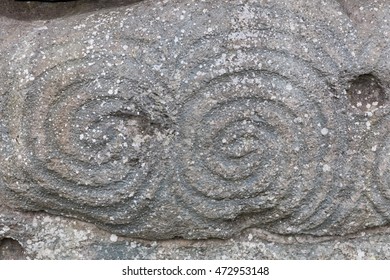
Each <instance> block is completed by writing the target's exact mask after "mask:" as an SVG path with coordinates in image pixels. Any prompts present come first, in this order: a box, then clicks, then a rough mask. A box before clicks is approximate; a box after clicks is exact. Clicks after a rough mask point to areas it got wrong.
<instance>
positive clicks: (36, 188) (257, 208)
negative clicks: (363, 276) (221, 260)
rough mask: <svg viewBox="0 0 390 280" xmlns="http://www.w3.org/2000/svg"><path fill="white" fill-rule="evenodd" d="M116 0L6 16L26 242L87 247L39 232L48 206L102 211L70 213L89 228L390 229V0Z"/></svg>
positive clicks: (135, 234) (225, 233)
mask: <svg viewBox="0 0 390 280" xmlns="http://www.w3.org/2000/svg"><path fill="white" fill-rule="evenodd" d="M76 2H77V1H76ZM81 2H83V1H81ZM103 2H104V1H103ZM130 2H134V1H130ZM46 4H47V3H46ZM50 5H55V4H53V3H52V4H50ZM68 5H75V3H68ZM79 5H80V4H79ZM103 6H104V5H103ZM114 6H115V5H107V6H106V9H101V10H98V11H94V12H91V11H90V10H87V9H86V10H82V12H83V13H82V14H78V13H76V12H74V13H72V15H71V16H67V17H58V18H55V19H52V20H51V21H50V22H48V21H46V20H44V19H43V18H42V19H40V20H32V19H29V20H27V21H26V20H24V21H19V20H17V19H15V18H17V17H13V18H11V17H9V16H7V17H4V16H3V17H2V18H1V19H0V25H1V26H2V27H3V28H1V29H0V52H1V55H0V81H1V84H0V93H1V95H0V120H1V121H0V136H1V137H0V202H1V204H2V210H1V211H0V238H11V239H10V240H6V244H11V245H12V244H13V245H12V246H16V247H17V246H19V245H18V244H19V243H20V244H22V247H23V246H24V247H23V248H26V247H27V253H25V252H24V253H20V254H19V255H20V256H25V254H27V255H30V256H33V257H37V258H67V257H69V258H74V257H75V255H71V256H65V255H61V254H62V253H63V252H62V251H61V250H60V249H59V250H60V251H58V252H57V253H53V255H50V254H47V252H46V251H45V250H47V248H46V249H42V250H41V248H42V247H39V246H38V245H37V244H38V243H39V242H42V241H39V240H40V238H38V237H37V236H38V232H40V230H39V228H40V226H38V224H39V223H37V220H39V219H41V220H42V221H41V225H43V224H44V223H45V222H47V223H48V224H51V221H53V220H54V221H58V223H60V221H61V223H62V221H68V220H67V219H69V218H72V219H76V220H75V224H74V225H76V224H77V226H74V225H72V226H70V227H71V228H75V227H76V229H75V230H76V231H77V227H78V225H79V224H80V225H82V226H81V227H83V228H85V227H86V228H88V225H90V227H91V229H87V230H85V231H84V230H83V231H82V232H83V233H82V234H77V233H72V235H71V236H72V237H70V235H67V233H66V230H65V229H64V227H65V226H63V225H61V226H58V228H57V229H59V228H61V230H60V231H61V232H62V233H61V234H62V235H64V236H66V238H68V239H67V240H73V241H74V242H76V243H77V244H78V245H77V246H79V244H80V242H86V243H88V242H89V241H88V240H89V238H91V239H94V238H98V237H97V236H105V235H106V234H108V235H107V236H109V239H110V240H111V241H114V242H117V240H118V236H119V237H120V238H123V239H121V240H123V242H130V241H124V240H130V239H131V238H141V239H149V240H162V239H164V240H166V239H172V238H184V239H207V238H221V239H228V238H231V237H233V236H237V235H240V236H242V235H243V234H246V232H248V230H249V231H250V229H253V230H254V233H250V236H252V238H253V236H255V239H256V232H257V233H258V232H261V238H267V236H268V237H269V236H279V237H277V238H276V237H275V238H276V239H278V240H279V241H280V240H282V239H283V238H284V237H283V238H282V237H281V236H290V237H292V238H295V237H296V236H310V238H313V239H314V240H316V238H318V240H319V241H318V242H324V240H326V242H328V241H329V240H336V239H337V238H344V237H343V236H352V237H357V236H361V234H363V236H365V233H366V232H369V233H372V232H375V233H376V234H384V235H385V236H386V234H385V233H386V232H387V231H388V225H389V224H390V188H389V182H388V181H389V168H390V167H389V164H390V161H389V159H388V158H389V157H388V155H389V153H390V146H389V145H388V144H387V143H389V141H388V140H389V139H388V138H389V131H390V126H389V124H388V123H389V122H388V118H389V115H390V105H389V94H390V83H389V78H390V44H389V43H390V39H389V38H390V36H389V33H390V26H389V24H390V16H389V15H390V5H389V3H386V1H377V2H372V3H370V4H367V3H360V4H359V3H356V2H354V3H352V4H351V3H349V1H333V0H326V1H325V0H316V1H306V0H299V1H289V0H286V1H265V0H264V1H263V0H256V1H254V0H253V1H252V0H247V1H212V0H205V1H192V0H184V1H182V0H180V1H179V0H177V1H176V0H172V1H141V2H139V3H135V4H134V3H133V4H130V3H121V5H118V6H120V7H114ZM37 7H39V6H37ZM51 7H53V6H51ZM96 7H97V6H96ZM43 212H45V213H48V214H45V213H43ZM23 213H24V214H23ZM23 215H25V217H24V216H23ZM56 219H58V220H56ZM79 220H81V221H83V222H80V221H79ZM15 221H17V222H15ZM84 222H86V223H84ZM19 223H22V224H24V225H19ZM33 224H35V227H34V226H32V227H33V228H35V229H36V232H37V234H35V235H34V232H35V231H34V230H32V229H30V228H26V227H28V226H29V225H33ZM64 224H65V222H64ZM95 225H96V226H97V228H95ZM1 226H2V227H3V230H2V229H1ZM42 227H43V226H42ZM4 229H6V230H4ZM64 230H65V232H64ZM23 232H24V233H25V234H24V235H23ZM74 234H75V235H74ZM53 235H56V233H55V232H53ZM66 238H65V239H66ZM99 238H100V237H99ZM128 238H130V239H128ZM252 238H251V240H252ZM305 238H306V237H305ZM305 238H304V240H306V241H307V242H309V241H310V240H311V239H310V238H309V239H305ZM12 240H17V241H18V242H19V243H17V241H15V242H16V243H15V242H14V241H12ZM75 240H78V241H75ZM175 240H176V239H175ZM251 240H250V241H251ZM308 240H309V241H308ZM27 241H28V242H27ZM306 241H305V242H306ZM52 242H55V241H52ZM145 242H146V241H145ZM151 242H152V241H151ZM186 242H187V241H186ZM270 242H273V241H270ZM310 242H311V243H310ZM310 242H309V243H310V244H312V243H315V241H313V242H312V241H310ZM329 242H330V241H329ZM282 243H283V242H282ZM287 243H289V242H287ZM287 243H286V242H284V243H283V244H287ZM88 244H91V243H90V242H89V243H88ZM11 245H7V246H11ZM34 246H35V247H34ZM72 246H73V245H72ZM77 246H76V245H74V247H75V248H76V247H77ZM88 246H90V247H89V248H91V253H90V254H89V255H87V256H81V255H80V256H76V258H82V257H88V258H104V257H107V256H100V255H99V253H98V252H100V251H99V250H100V249H101V248H100V249H99V250H98V249H96V248H95V247H94V248H93V249H92V247H91V245H88ZM102 246H103V247H104V245H102ZM145 246H146V245H145ZM283 246H285V245H283ZM0 247H1V245H0ZM65 247H66V246H65ZM65 247H63V248H64V252H65V251H66V249H65ZM61 248H62V247H61ZM101 250H103V249H101ZM107 250H108V249H107ZM113 250H114V249H113ZM20 251H22V249H20ZM114 251H115V250H114ZM33 252H35V253H33ZM37 252H40V253H39V254H40V255H39V254H38V253H37ZM44 252H46V253H44ZM95 253H96V255H94V254H95ZM149 253H150V252H149ZM34 254H35V255H34ZM126 254H130V255H131V253H128V252H127V253H123V255H122V256H119V257H118V258H122V257H123V258H126V256H127V257H128V256H130V255H126ZM151 254H152V253H150V254H146V255H145V258H148V257H153V256H152V255H151ZM367 254H368V253H367ZM98 255H99V256H98ZM389 255H390V253H389V254H387V253H384V256H385V257H386V256H389ZM278 256H279V257H283V258H284V257H287V256H284V255H280V254H279V255H275V256H274V257H276V258H278ZM317 256H318V257H319V256H320V253H318V254H317ZM343 256H344V257H348V256H347V255H343ZM382 256H383V255H382ZM111 257H113V255H111ZM263 257H264V256H263ZM268 257H269V258H272V256H268ZM349 257H350V258H353V256H349ZM109 258H110V255H109ZM113 258H114V257H113Z"/></svg>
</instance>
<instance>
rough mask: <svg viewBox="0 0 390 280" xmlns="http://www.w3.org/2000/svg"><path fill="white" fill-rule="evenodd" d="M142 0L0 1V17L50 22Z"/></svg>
mask: <svg viewBox="0 0 390 280" xmlns="http://www.w3.org/2000/svg"><path fill="white" fill-rule="evenodd" d="M140 1H142V0H68V1H64V0H62V1H58V0H45V1H43V0H41V1H16V0H1V1H0V17H7V18H13V19H17V20H22V21H34V20H51V19H55V18H61V17H68V16H72V15H77V14H82V13H88V12H93V11H97V10H100V9H107V8H115V7H121V6H128V5H130V4H133V3H136V2H140Z"/></svg>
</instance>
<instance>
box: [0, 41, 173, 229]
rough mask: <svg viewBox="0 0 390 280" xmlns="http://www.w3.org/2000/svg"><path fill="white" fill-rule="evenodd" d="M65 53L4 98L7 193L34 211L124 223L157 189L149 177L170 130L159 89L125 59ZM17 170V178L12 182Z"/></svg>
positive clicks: (129, 58)
mask: <svg viewBox="0 0 390 280" xmlns="http://www.w3.org/2000/svg"><path fill="white" fill-rule="evenodd" d="M127 44H128V43H127ZM64 48H65V49H66V48H67V47H66V46H65V47H64ZM135 50H137V48H136V47H133V48H132V51H135ZM64 53H65V54H66V55H65V56H69V57H64V58H63V60H62V61H61V62H59V63H58V62H56V63H53V65H51V67H50V68H49V69H46V68H45V69H42V71H41V72H40V73H38V74H37V75H36V76H35V77H34V79H33V81H32V82H30V83H28V85H27V86H26V87H25V88H24V89H21V91H20V92H18V93H15V94H12V95H11V96H9V99H8V107H9V112H8V113H9V114H8V115H9V119H8V120H7V121H8V127H9V130H10V135H11V137H12V138H13V140H12V141H10V142H9V147H8V150H9V156H8V159H7V161H8V164H7V165H6V166H5V170H3V173H4V174H5V176H4V177H5V178H6V179H5V180H6V182H7V188H8V189H9V190H10V191H11V192H12V193H13V194H14V195H16V196H19V197H21V199H23V200H24V201H27V202H28V204H29V205H33V207H35V208H37V209H40V210H45V211H48V212H54V213H61V214H66V215H70V216H75V217H78V218H82V219H86V220H90V221H93V222H95V223H97V224H102V225H105V226H107V225H110V224H112V225H115V224H118V225H121V224H129V223H130V222H134V220H135V219H136V218H137V217H139V215H141V214H142V213H144V212H145V211H146V209H147V207H146V206H148V205H149V204H150V203H152V201H153V199H154V194H155V192H156V190H157V188H158V187H159V184H157V182H156V177H157V176H158V171H156V172H154V173H153V174H152V171H153V170H154V166H155V160H158V155H159V154H158V149H157V148H156V147H157V146H159V145H161V141H162V140H163V139H164V133H165V132H166V129H167V123H168V122H167V119H166V113H165V112H164V109H163V108H162V107H161V106H162V105H161V103H159V99H158V95H159V94H161V92H163V86H161V87H159V84H158V83H157V82H156V83H154V84H153V86H152V85H151V84H150V83H148V82H150V81H152V79H153V73H152V71H150V72H146V71H147V70H145V69H143V68H146V67H145V65H140V64H139V63H138V62H137V61H136V60H135V59H133V58H132V56H131V54H127V55H124V54H122V55H116V54H115V53H110V52H108V51H105V52H102V53H99V52H95V53H93V54H91V55H93V56H94V58H93V59H92V57H91V55H82V54H81V53H78V52H75V51H74V49H73V50H72V51H69V52H64ZM73 53H74V55H73V56H74V57H72V56H71V55H70V54H73ZM91 61H93V63H91ZM123 65H126V67H130V70H131V71H134V73H133V72H131V71H130V70H127V69H126V68H124V66H123ZM141 68H142V69H141ZM145 73H148V76H147V77H148V80H146V79H145V78H143V77H142V75H144V74H145ZM15 167H17V168H19V169H20V173H19V175H20V177H19V176H15V175H10V174H11V172H10V168H15ZM7 169H8V170H7ZM24 182H26V183H24ZM31 182H33V184H32V183H31Z"/></svg>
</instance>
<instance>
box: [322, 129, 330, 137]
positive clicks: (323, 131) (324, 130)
mask: <svg viewBox="0 0 390 280" xmlns="http://www.w3.org/2000/svg"><path fill="white" fill-rule="evenodd" d="M328 133H329V130H328V129H327V128H326V127H324V128H323V129H321V134H322V135H324V136H325V135H328Z"/></svg>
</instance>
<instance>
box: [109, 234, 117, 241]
mask: <svg viewBox="0 0 390 280" xmlns="http://www.w3.org/2000/svg"><path fill="white" fill-rule="evenodd" d="M110 240H111V241H112V242H117V241H118V236H116V235H115V234H111V236H110Z"/></svg>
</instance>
